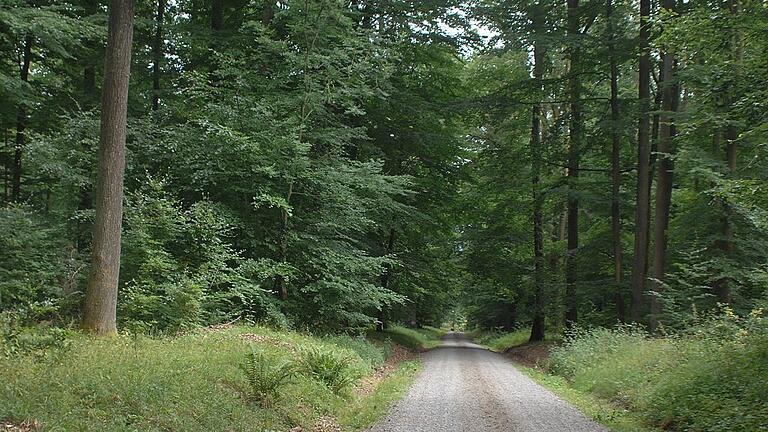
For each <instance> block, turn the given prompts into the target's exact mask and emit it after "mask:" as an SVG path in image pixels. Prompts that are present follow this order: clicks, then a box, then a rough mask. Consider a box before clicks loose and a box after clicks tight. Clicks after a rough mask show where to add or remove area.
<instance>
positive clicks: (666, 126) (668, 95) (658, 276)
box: [650, 0, 680, 331]
mask: <svg viewBox="0 0 768 432" xmlns="http://www.w3.org/2000/svg"><path fill="white" fill-rule="evenodd" d="M662 7H663V8H664V9H665V10H666V11H668V12H673V11H674V10H675V0H664V1H663V2H662ZM661 58H662V67H661V74H662V79H661V82H662V83H661V85H662V99H661V113H660V116H659V141H658V149H657V154H658V156H657V157H658V160H657V163H656V213H655V218H654V227H653V248H654V251H653V252H654V253H653V290H654V291H655V292H656V293H660V292H661V291H662V290H663V288H664V276H665V274H666V267H667V228H668V227H669V212H670V209H671V206H672V181H673V175H674V171H673V170H674V161H673V156H674V141H673V140H674V138H675V135H676V133H677V131H676V128H675V123H674V122H675V111H677V106H678V100H679V97H680V92H679V89H678V84H677V80H676V78H675V68H676V63H677V60H676V59H675V56H674V54H672V52H671V51H670V49H669V48H665V49H664V51H663V52H662V54H661ZM660 312H661V303H660V301H659V299H658V295H657V294H655V295H653V296H651V321H650V329H651V330H652V331H654V330H656V327H657V326H658V318H659V313H660Z"/></svg>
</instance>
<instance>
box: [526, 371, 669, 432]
mask: <svg viewBox="0 0 768 432" xmlns="http://www.w3.org/2000/svg"><path fill="white" fill-rule="evenodd" d="M517 367H518V369H520V370H521V371H523V372H524V373H525V374H526V375H528V376H529V377H531V378H532V379H533V380H535V381H536V382H538V383H539V384H541V385H542V386H544V387H546V388H547V389H549V390H550V391H551V392H553V393H555V394H557V395H558V396H560V397H561V398H563V399H564V400H566V401H568V402H569V403H571V404H572V405H573V406H575V407H577V408H578V409H579V410H580V411H581V412H583V413H584V415H586V416H587V417H589V418H591V419H593V420H595V421H597V422H598V423H600V424H602V425H604V426H607V427H608V428H609V429H610V430H611V431H613V432H653V431H658V430H660V429H655V428H651V427H649V426H647V425H645V424H644V422H643V418H642V417H641V416H639V415H638V414H636V413H633V412H631V411H629V410H627V409H623V408H619V407H617V406H616V405H614V404H612V403H610V402H609V401H607V400H605V399H601V398H599V397H596V396H594V395H591V394H589V393H586V392H583V391H580V390H577V389H575V388H573V387H572V386H571V385H570V384H569V383H568V381H566V379H565V378H563V377H560V376H555V375H550V374H547V373H544V372H542V371H540V370H538V369H533V368H529V367H525V366H520V365H518V366H517Z"/></svg>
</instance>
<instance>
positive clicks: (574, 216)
mask: <svg viewBox="0 0 768 432" xmlns="http://www.w3.org/2000/svg"><path fill="white" fill-rule="evenodd" d="M567 5H568V35H569V36H570V40H569V42H570V44H571V45H570V47H569V48H568V60H569V62H570V69H569V77H568V99H569V101H570V111H571V118H570V127H569V129H570V131H569V144H570V145H569V149H568V250H567V252H566V256H565V325H566V327H572V326H573V325H575V324H576V322H577V320H578V300H577V295H578V294H577V287H576V283H577V278H578V267H577V258H578V257H577V254H578V249H579V198H578V195H577V194H576V180H577V179H578V177H579V158H580V152H581V128H582V112H581V100H580V99H581V79H580V77H579V62H580V61H581V58H580V57H581V49H580V48H579V47H578V44H579V41H578V38H579V36H580V30H579V16H578V8H579V0H567Z"/></svg>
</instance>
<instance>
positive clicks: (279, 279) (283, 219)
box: [275, 181, 293, 300]
mask: <svg viewBox="0 0 768 432" xmlns="http://www.w3.org/2000/svg"><path fill="white" fill-rule="evenodd" d="M291 198H293V181H290V182H289V183H288V193H287V194H286V196H285V203H286V205H290V203H291ZM289 216H290V215H289V213H288V209H281V210H280V232H279V233H278V236H277V253H278V254H279V257H278V260H279V261H280V263H281V264H285V263H286V262H288V244H287V238H288V217H289ZM275 291H276V292H277V294H278V295H279V296H280V299H281V300H288V289H287V287H286V286H285V278H284V277H283V275H281V274H279V275H277V276H276V277H275Z"/></svg>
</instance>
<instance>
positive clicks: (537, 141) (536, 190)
mask: <svg viewBox="0 0 768 432" xmlns="http://www.w3.org/2000/svg"><path fill="white" fill-rule="evenodd" d="M543 54H544V53H543V50H542V48H541V46H540V44H539V42H534V44H533V78H534V80H536V89H537V95H536V98H537V101H536V103H534V105H533V107H532V108H531V171H532V183H533V184H532V189H533V283H534V290H535V293H534V309H533V322H532V324H531V336H530V341H531V342H538V341H542V340H544V333H545V328H544V323H545V320H544V318H545V317H544V281H543V280H542V279H543V275H542V271H543V264H544V263H543V261H544V233H543V226H542V225H543V222H542V205H543V197H542V195H541V184H540V183H541V181H540V175H541V103H540V102H539V98H540V97H541V92H542V78H543V75H544V73H543V64H542V63H543Z"/></svg>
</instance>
